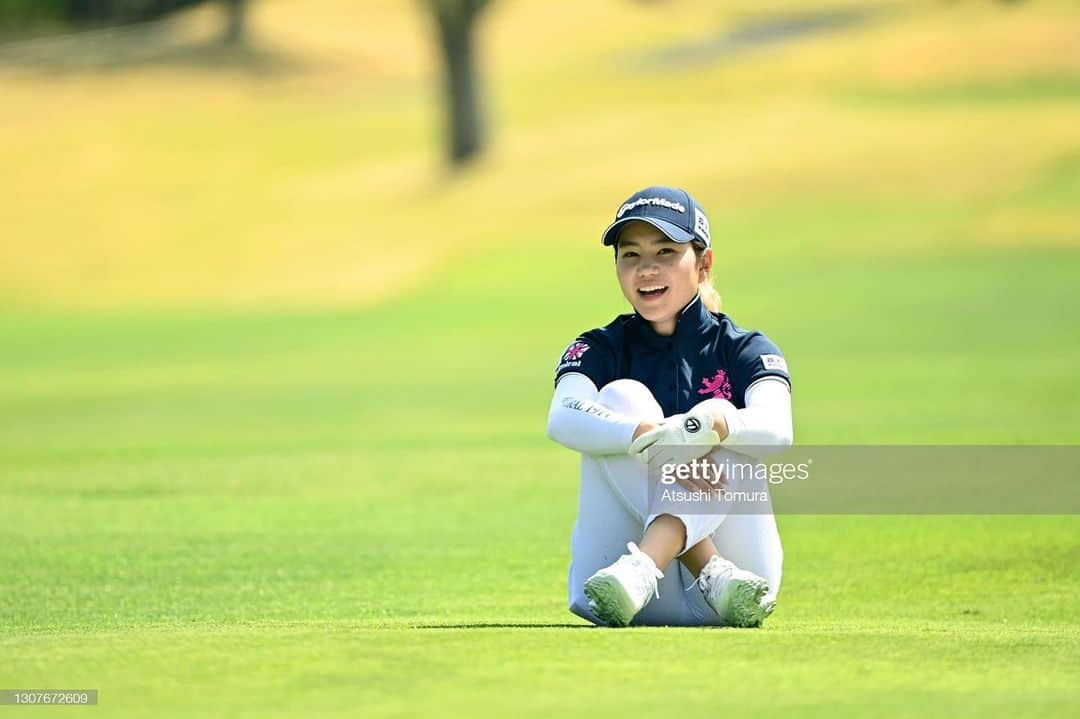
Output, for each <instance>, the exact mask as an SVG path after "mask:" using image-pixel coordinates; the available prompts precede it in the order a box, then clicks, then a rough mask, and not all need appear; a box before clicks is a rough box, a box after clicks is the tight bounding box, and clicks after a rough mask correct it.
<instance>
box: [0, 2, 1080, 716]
mask: <svg viewBox="0 0 1080 719" xmlns="http://www.w3.org/2000/svg"><path fill="white" fill-rule="evenodd" d="M851 4H852V3H848V5H851ZM398 5H399V4H391V3H354V2H344V0H328V1H327V2H324V3H321V4H318V5H317V8H321V9H318V10H317V11H312V17H311V18H307V17H301V16H300V15H298V14H297V13H298V12H299V11H298V10H296V8H297V7H299V5H298V4H295V3H289V2H283V1H281V0H265V2H263V3H259V4H257V5H256V6H255V7H256V8H257V10H256V17H255V22H256V26H255V27H256V29H257V30H258V31H259V33H260V34H259V35H258V37H261V38H263V43H264V44H263V45H262V46H261V47H262V48H263V52H264V53H265V54H266V56H265V57H263V59H262V60H259V58H258V57H254V58H253V57H250V56H243V57H240V58H235V57H234V58H229V57H227V56H226V57H224V58H220V57H219V58H218V59H219V60H220V61H221V62H222V63H223V64H222V65H221V66H220V67H218V66H214V67H208V66H206V65H205V64H199V63H193V62H191V57H192V55H191V54H188V53H195V54H197V52H198V48H195V49H192V50H183V49H181V50H176V49H175V48H174V49H172V50H170V52H169V54H167V55H164V56H160V57H150V58H144V59H143V60H141V61H140V63H139V64H135V65H129V64H125V62H118V64H115V65H109V66H107V67H104V68H99V69H97V70H94V71H71V70H59V71H55V70H53V71H49V72H46V73H34V72H28V71H27V69H26V67H25V65H22V64H20V63H19V61H18V58H16V59H14V60H13V59H12V58H11V54H10V53H7V54H5V52H3V51H0V74H2V75H3V79H4V81H5V83H6V84H5V92H6V93H8V94H9V95H10V97H11V98H12V102H13V104H15V105H17V106H18V107H19V108H20V112H17V113H4V114H2V116H0V131H2V133H3V135H2V136H3V137H4V138H5V140H3V142H4V143H5V145H4V150H5V156H6V157H7V158H9V159H8V160H6V161H5V162H4V163H0V191H2V192H3V195H4V196H5V197H9V198H14V200H13V201H9V202H4V203H0V227H3V228H5V229H4V230H2V231H0V259H2V261H0V567H2V568H3V572H2V573H0V688H53V687H55V688H96V689H99V690H100V704H101V706H99V707H98V708H97V709H96V710H94V711H100V712H103V713H105V714H107V715H108V716H158V715H170V714H190V715H199V714H205V715H215V716H224V715H250V716H260V717H261V716H303V715H316V716H321V715H343V716H344V715H349V716H353V715H361V716H365V717H367V716H371V717H383V716H386V717H389V716H413V715H421V714H430V715H438V716H445V715H449V716H477V715H492V716H500V715H513V716H536V717H548V716H552V715H561V714H565V715H570V716H577V715H585V714H587V715H592V716H613V717H626V716H628V715H631V716H632V715H642V714H646V713H648V714H660V715H668V714H675V713H683V714H686V715H690V713H691V712H692V714H693V715H695V716H697V715H713V716H715V715H722V714H725V713H739V714H745V713H748V712H753V713H758V714H763V715H766V716H771V715H783V716H785V717H789V716H822V717H834V716H866V715H868V714H872V715H875V716H880V717H893V716H898V717H899V716H919V717H926V716H958V715H959V716H978V717H986V716H1003V717H1005V716H1007V717H1016V716H1039V717H1043V716H1063V717H1064V716H1075V715H1076V714H1077V713H1078V712H1080V692H1078V690H1077V687H1078V686H1080V670H1078V669H1077V667H1080V606H1078V603H1077V597H1078V596H1080V573H1078V571H1077V567H1078V566H1080V531H1078V529H1080V523H1078V521H1077V518H1076V517H1075V516H877V517H867V516H786V515H785V516H780V517H779V518H778V521H779V525H780V532H781V536H782V539H783V542H784V547H785V560H786V561H785V573H784V584H783V589H782V592H781V597H780V603H779V605H778V609H777V612H776V614H775V615H774V616H773V617H772V618H770V620H769V621H768V623H767V626H766V627H765V628H764V629H763V630H761V631H734V630H726V629H708V630H707V629H642V628H637V629H630V630H624V631H607V630H599V629H593V628H590V627H588V626H586V625H585V624H584V623H583V622H580V621H579V620H577V618H576V617H574V616H573V615H571V614H569V612H568V611H567V610H566V602H565V595H566V587H565V579H566V569H567V565H568V560H569V557H568V550H569V534H570V529H571V524H572V522H573V519H574V510H575V507H576V491H577V477H576V467H577V459H576V457H575V456H573V455H572V453H570V452H568V451H566V450H563V449H561V448H559V447H557V446H555V445H553V444H552V443H551V442H549V441H548V440H547V439H546V438H545V437H544V424H545V420H546V413H547V406H548V402H549V399H550V391H551V374H552V369H553V367H554V365H555V360H556V359H557V356H558V353H559V351H560V350H561V349H562V348H563V347H564V346H565V345H566V343H567V342H568V341H569V340H570V339H572V338H573V336H574V335H575V334H576V333H578V332H579V331H581V330H583V329H586V328H589V327H592V326H596V325H599V324H602V323H605V322H607V321H608V320H610V318H611V317H612V316H613V315H614V314H616V313H618V312H621V311H624V310H625V305H624V304H623V303H622V302H621V300H620V298H619V297H618V293H617V289H616V286H615V283H614V279H613V277H612V271H611V266H610V264H609V263H610V257H609V255H608V253H607V251H605V250H603V249H601V248H600V247H599V242H598V235H599V232H600V230H601V228H602V226H603V224H604V222H605V220H606V219H607V217H608V216H609V215H610V214H611V211H612V210H613V209H614V203H617V202H618V200H619V199H621V197H622V196H623V195H625V194H629V192H630V191H632V190H633V189H635V188H636V187H637V186H639V185H642V184H645V183H647V182H652V181H656V180H657V179H662V180H663V181H667V182H673V183H679V184H685V185H687V186H688V187H690V188H692V189H693V190H694V192H695V194H696V195H698V196H699V199H700V200H702V201H703V203H704V204H705V206H706V207H707V208H708V209H709V210H710V214H711V218H712V225H713V233H714V237H716V238H717V246H718V256H717V266H718V268H719V272H718V277H717V285H718V287H719V289H720V291H721V293H722V294H723V295H724V297H725V303H726V308H727V310H728V311H729V312H730V314H731V315H732V316H733V317H734V318H735V319H736V320H737V321H739V322H740V323H741V324H743V325H746V326H750V327H762V328H764V329H766V331H768V333H769V334H770V335H771V336H772V337H773V338H774V339H775V340H776V341H777V342H778V343H779V344H780V346H781V347H782V348H783V349H784V351H785V353H786V355H787V357H788V359H789V362H790V364H791V367H792V375H793V383H794V387H795V390H794V392H795V394H794V403H795V413H796V439H797V441H798V442H802V443H807V444H827V443H837V444H839V443H868V444H869V443H898V444H904V443H932V444H949V443H969V444H1053V443H1056V444H1076V443H1077V442H1078V440H1080V436H1078V430H1077V428H1078V427H1080V384H1078V382H1077V380H1076V367H1077V366H1078V365H1080V331H1078V329H1077V324H1076V321H1075V318H1076V317H1077V316H1080V295H1078V294H1077V293H1076V291H1075V284H1076V279H1075V278H1076V277H1078V276H1080V212H1077V210H1076V208H1077V207H1080V109H1078V108H1080V104H1078V101H1080V94H1078V88H1080V83H1078V80H1077V78H1080V55H1078V48H1077V45H1076V43H1075V37H1076V35H1077V29H1078V28H1080V15H1078V14H1077V10H1076V8H1075V6H1074V5H1073V4H1071V3H1064V2H1063V3H1053V2H1046V3H1023V4H1021V6H1020V7H1012V6H1011V4H1009V6H1007V7H998V6H997V5H998V4H996V3H995V4H990V3H986V4H976V3H955V4H939V3H910V4H897V5H892V6H890V7H892V8H893V11H892V12H890V13H885V14H884V15H883V19H882V20H880V21H875V22H871V23H867V24H865V25H859V26H857V27H853V28H849V29H847V30H845V31H844V32H838V33H836V34H828V35H822V36H814V37H811V38H807V39H804V40H800V41H799V42H793V43H792V44H790V45H787V46H783V47H782V48H774V49H770V50H761V51H755V52H748V53H747V54H746V55H744V56H740V57H738V58H736V59H733V60H730V61H728V60H724V61H715V62H714V61H710V62H706V63H704V64H701V65H699V66H693V67H687V68H682V69H680V70H679V71H678V73H675V75H677V76H672V75H671V74H665V71H663V70H662V69H657V68H651V69H650V67H649V66H648V62H650V60H649V58H655V57H656V56H657V55H656V53H657V51H659V50H664V49H665V48H668V49H670V48H671V47H673V46H675V47H685V46H687V45H689V46H695V43H697V44H700V43H701V42H703V39H705V40H707V39H708V38H710V37H713V36H714V35H717V34H719V33H721V31H723V29H724V28H726V27H729V26H731V27H734V25H735V23H736V22H738V21H741V20H742V19H745V18H746V17H747V16H748V15H756V14H760V13H763V12H766V10H767V11H768V12H773V11H776V10H777V9H778V6H779V4H776V3H769V4H767V7H766V6H763V5H760V4H758V3H754V4H751V3H726V4H723V5H721V4H719V3H718V4H716V6H714V7H713V6H710V7H709V8H708V12H707V13H705V12H704V11H702V10H701V8H700V7H696V6H694V5H693V4H691V3H678V2H672V3H663V4H656V5H653V4H641V3H628V2H625V0H620V1H619V2H615V1H614V0H611V1H610V2H609V1H608V0H603V1H601V0H597V2H596V3H595V4H593V3H589V4H582V3H568V2H562V0H559V2H556V3H548V4H541V5H537V4H531V3H512V2H506V3H496V5H495V8H494V12H493V14H492V16H491V17H490V18H489V21H488V22H489V24H488V25H487V26H486V35H485V38H486V43H487V51H488V53H489V55H488V57H489V68H490V75H489V80H490V91H491V97H492V98H493V112H494V117H495V119H496V120H497V123H496V130H497V133H496V135H495V138H496V140H495V145H494V146H493V148H492V151H491V154H490V155H489V156H488V157H487V158H486V159H485V160H484V161H483V162H482V163H480V164H479V165H478V166H476V167H474V168H473V169H471V170H470V171H469V172H468V173H466V174H465V175H464V176H461V177H459V178H457V179H456V180H454V181H453V182H448V181H445V178H444V177H442V175H441V174H440V171H439V169H438V166H437V163H436V161H435V159H434V158H435V155H434V152H435V150H436V148H435V143H434V140H433V139H432V138H433V130H434V128H435V127H436V124H435V123H436V120H435V116H434V114H433V109H432V108H433V107H434V105H433V98H434V95H433V93H432V91H431V88H429V87H428V86H427V85H426V84H425V80H424V78H425V77H426V75H425V73H426V72H428V71H429V70H430V60H431V58H430V54H429V51H428V50H429V49H428V48H427V45H426V44H425V42H424V40H425V39H426V38H425V36H424V35H423V34H422V33H423V31H424V25H423V23H422V18H420V17H418V16H417V15H416V12H415V11H416V7H417V6H418V4H416V3H413V4H408V3H401V4H400V7H398ZM549 6H550V8H554V9H555V10H558V11H559V14H560V17H561V18H563V22H564V27H563V31H562V32H561V33H560V35H559V38H558V39H557V40H550V41H549V39H548V38H542V37H541V35H542V34H541V33H538V32H536V28H537V27H540V25H539V23H542V22H544V21H547V20H548V19H549V18H550V13H551V12H552V11H551V9H550V8H549ZM789 7H790V6H789ZM781 9H782V8H781ZM657 12H664V13H667V15H666V16H665V17H667V19H668V21H667V22H664V23H659V22H658V21H657V18H656V14H655V13H657ZM197 22H201V20H200V19H198V18H194V17H193V18H191V23H192V26H191V28H192V29H193V30H192V31H193V32H194V29H197ZM598 22H603V23H605V27H607V28H608V29H609V30H610V32H607V33H599V34H598V33H596V32H595V26H596V23H598ZM302 23H308V24H306V25H303V26H304V27H309V28H310V32H309V33H307V34H304V33H296V32H292V29H293V28H295V27H300V26H301V24H302ZM350 23H351V25H350ZM346 26H349V27H355V28H356V31H355V34H352V33H350V32H346V31H345V30H343V29H342V28H344V27H346ZM657 27H662V28H664V29H663V30H662V31H656V30H655V29H656V28H657ZM645 30H650V31H654V32H652V33H651V34H646V33H645V32H644V31H645ZM657 33H659V34H657ZM196 35H197V33H196ZM125 37H126V36H125ZM110 42H112V41H111V40H110ZM125 42H127V41H125ZM549 42H557V43H562V44H561V45H557V46H550V47H549ZM912 48H916V49H917V52H913V50H912ZM97 50H98V51H99V52H102V53H104V55H105V56H106V57H108V56H109V50H108V48H107V47H106V48H104V49H102V48H97ZM61 52H68V50H62V51H61ZM267 57H269V58H271V59H273V61H274V62H273V63H271V64H270V67H273V68H277V70H275V72H273V73H269V74H267V73H266V72H265V67H266V65H265V64H260V63H265V62H269V60H267ZM639 62H642V63H646V65H645V67H644V68H643V67H642V66H640V65H638V64H635V63H639ZM582 68H591V72H585V71H583V70H582ZM645 81H648V82H650V83H653V86H655V87H663V88H664V89H665V91H666V92H669V93H671V94H672V96H673V97H680V96H682V97H694V98H696V99H697V100H698V101H699V102H700V103H701V106H702V107H701V111H700V112H696V113H691V114H685V115H684V114H679V113H676V112H674V111H673V110H672V109H671V107H670V106H667V105H664V104H662V103H656V104H655V105H654V104H650V105H648V106H646V107H641V106H640V105H638V104H635V103H634V102H633V98H635V97H638V96H639V93H637V92H636V90H637V89H639V87H640V83H642V82H645ZM72 107H74V108H77V109H78V112H70V111H69V108H72ZM180 110H182V112H180ZM676 126H677V127H678V129H679V131H678V132H673V131H672V128H673V127H676ZM14 137H18V138H19V142H13V141H12V140H11V138H14ZM643 137H647V138H650V141H649V142H648V143H644V144H642V143H641V142H640V140H641V138H643ZM635 143H636V144H635ZM628 148H634V150H633V152H629V151H628ZM628 158H630V159H632V162H629V161H628ZM225 198H227V201H226V199H225ZM11 228H15V231H11ZM493 388H494V389H493ZM1019 479H1022V480H1030V482H1031V484H1032V486H1033V487H1035V488H1036V489H1037V486H1038V484H1037V483H1038V481H1039V479H1040V478H1019ZM1073 479H1074V480H1075V478H1073ZM5 711H6V712H8V713H13V714H14V713H16V712H17V711H19V710H15V709H10V710H8V709H6V708H5V709H0V713H4V712H5ZM34 711H37V712H41V713H44V714H49V713H50V711H63V712H68V713H70V712H76V713H78V712H79V711H82V710H77V709H68V708H64V709H60V710H57V709H52V710H50V709H38V710H34Z"/></svg>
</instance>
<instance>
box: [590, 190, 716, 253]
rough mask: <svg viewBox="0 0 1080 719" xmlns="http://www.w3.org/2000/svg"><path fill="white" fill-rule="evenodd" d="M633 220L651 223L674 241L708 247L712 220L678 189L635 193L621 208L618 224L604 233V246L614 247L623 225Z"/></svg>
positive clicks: (693, 200)
mask: <svg viewBox="0 0 1080 719" xmlns="http://www.w3.org/2000/svg"><path fill="white" fill-rule="evenodd" d="M633 220H640V221H642V222H648V223H649V224H650V225H652V226H653V227H655V228H656V229H658V230H660V231H661V232H663V233H664V234H665V235H666V236H667V237H669V238H671V239H672V240H674V241H675V242H693V241H694V240H697V241H698V242H701V243H703V244H704V245H705V246H706V247H709V246H711V245H712V240H711V238H710V237H709V218H708V217H706V216H705V210H703V209H701V205H699V204H698V203H697V200H695V199H694V198H693V197H691V196H690V193H689V192H687V191H686V190H680V189H679V188H677V187H666V186H664V185H656V186H653V187H646V188H645V189H644V190H640V191H638V192H635V193H634V194H633V195H631V196H630V197H629V199H627V200H626V202H624V203H622V205H620V206H619V211H618V212H616V213H615V221H614V222H613V223H611V225H609V226H608V228H607V229H606V230H604V237H603V239H604V244H605V245H614V244H615V243H616V242H617V241H618V239H619V231H620V230H621V229H622V227H623V225H625V224H626V223H627V222H631V221H633Z"/></svg>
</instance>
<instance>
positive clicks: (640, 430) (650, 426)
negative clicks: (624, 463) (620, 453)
mask: <svg viewBox="0 0 1080 719" xmlns="http://www.w3.org/2000/svg"><path fill="white" fill-rule="evenodd" d="M659 426H660V425H659V424H657V423H656V422H642V423H641V424H639V425H638V426H637V429H635V430H634V436H633V437H631V438H630V439H631V441H634V440H636V439H637V438H638V437H640V436H641V435H643V434H645V433H646V432H651V431H653V430H654V429H656V428H657V427H659ZM630 454H633V452H630Z"/></svg>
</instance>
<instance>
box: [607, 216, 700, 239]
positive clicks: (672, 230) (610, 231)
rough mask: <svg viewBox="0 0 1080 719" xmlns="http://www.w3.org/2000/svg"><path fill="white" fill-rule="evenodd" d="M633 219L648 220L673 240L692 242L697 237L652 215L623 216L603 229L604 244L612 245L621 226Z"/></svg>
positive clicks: (617, 236) (617, 237)
mask: <svg viewBox="0 0 1080 719" xmlns="http://www.w3.org/2000/svg"><path fill="white" fill-rule="evenodd" d="M634 220H637V221H638V222H648V223H649V224H650V225H652V226H653V227H655V228H656V229H658V230H660V231H661V232H663V233H664V236H665V237H667V238H668V239H670V240H673V241H674V242H679V243H682V244H686V243H687V242H693V241H694V240H695V239H697V238H696V237H694V235H692V234H690V233H689V232H687V231H686V230H684V229H682V228H681V227H679V226H678V225H674V224H672V223H670V222H668V221H667V220H657V219H656V218H653V217H624V218H622V219H621V220H615V221H614V222H612V223H611V225H610V226H609V227H608V228H607V229H606V230H604V235H603V241H604V244H605V245H614V244H615V241H616V240H618V239H619V230H620V229H621V228H622V226H623V225H625V224H626V223H627V222H633V221H634Z"/></svg>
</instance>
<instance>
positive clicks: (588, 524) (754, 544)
mask: <svg viewBox="0 0 1080 719" xmlns="http://www.w3.org/2000/svg"><path fill="white" fill-rule="evenodd" d="M597 401H598V402H599V403H600V404H602V405H604V406H605V407H607V408H608V409H610V410H612V411H614V412H618V413H619V414H623V415H626V416H629V417H635V418H640V419H641V420H643V421H645V420H648V421H652V422H658V421H660V420H661V419H663V417H664V413H663V410H662V409H661V408H660V405H659V404H658V403H657V402H656V399H655V398H654V397H653V396H652V393H651V392H650V391H649V389H648V388H647V387H646V386H645V385H643V384H641V383H640V382H637V381H635V380H628V379H621V380H616V381H614V382H611V383H609V384H607V385H604V387H603V388H602V389H601V390H600V396H599V398H598V400H597ZM727 452H728V450H725V449H722V448H718V449H717V450H714V452H713V459H714V461H716V462H718V463H722V462H723V460H724V455H725V453H727ZM740 461H747V459H746V458H745V457H741V458H740ZM751 488H752V489H763V490H765V491H768V484H767V482H765V481H764V480H762V481H761V483H760V485H758V486H755V487H751ZM672 515H673V516H675V517H677V518H678V519H680V520H681V521H682V522H683V524H684V525H685V526H686V540H687V543H686V546H685V547H684V548H683V551H685V550H686V549H688V548H689V547H692V546H694V545H695V544H697V543H698V542H699V541H701V540H702V539H704V538H705V537H709V536H711V537H712V540H713V542H714V543H715V544H716V548H717V550H718V551H719V552H720V555H721V556H723V557H724V558H726V559H729V560H731V561H732V562H734V563H735V565H736V566H738V567H740V568H741V569H746V570H749V571H751V572H754V573H755V574H757V575H759V576H762V577H764V578H765V579H766V580H767V581H768V583H769V594H767V595H766V598H767V599H775V598H776V595H777V593H778V591H779V589H780V574H781V566H782V564H783V561H784V552H783V549H782V548H781V546H780V535H779V533H778V532H777V529H776V519H775V517H774V516H773V514H772V507H771V504H769V511H768V512H767V513H761V514H738V513H732V514H730V515H725V514H674V513H672ZM656 516H657V515H655V514H651V515H650V514H648V473H647V468H646V467H645V466H644V465H643V464H642V463H641V462H639V461H638V460H637V459H635V458H634V457H632V456H630V455H605V456H592V455H587V454H583V455H581V491H580V495H579V500H578V516H577V521H576V522H575V523H574V533H573V538H572V540H571V553H572V558H571V562H570V579H569V589H570V611H572V612H573V613H574V614H577V615H578V616H579V617H581V618H583V619H586V620H588V621H590V622H593V623H598V620H597V619H596V617H595V616H593V614H592V612H591V611H590V610H589V603H588V598H587V597H586V596H585V591H584V585H585V580H586V579H588V578H589V577H590V576H592V574H593V573H594V572H596V571H597V570H598V569H601V568H603V567H606V566H608V565H609V564H611V563H613V562H614V561H615V560H616V559H618V558H619V557H620V556H621V555H623V554H625V553H626V551H627V550H626V543H627V542H639V541H640V540H641V537H642V535H643V534H644V531H645V527H647V526H648V524H649V523H650V522H651V521H652V520H653V519H655V518H656ZM660 569H661V571H663V573H664V578H663V579H661V580H659V583H658V588H659V591H660V596H659V598H653V599H652V600H651V601H650V602H649V603H648V604H647V605H646V606H645V608H644V609H643V610H642V611H641V612H640V613H639V614H638V615H637V617H635V618H634V621H633V623H634V624H639V625H667V626H699V625H705V624H719V623H720V618H719V617H718V616H717V615H716V613H715V612H714V611H713V610H712V608H711V607H709V605H708V604H706V603H705V600H704V598H703V597H702V596H701V591H700V590H699V589H698V588H697V587H696V586H692V587H690V589H689V590H686V587H687V586H689V585H691V584H692V583H693V581H694V576H693V575H692V574H691V573H690V572H689V570H687V569H686V567H684V566H683V565H682V563H681V562H679V560H677V559H676V560H674V561H673V562H672V563H671V564H670V565H669V566H667V567H660Z"/></svg>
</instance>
